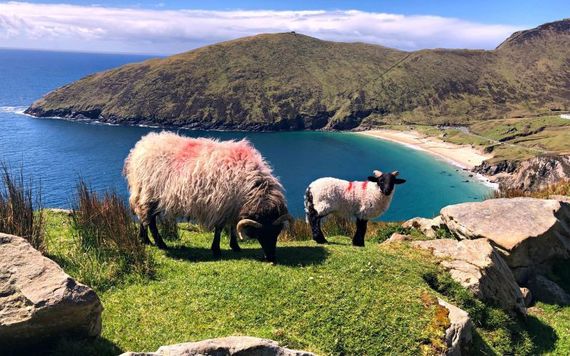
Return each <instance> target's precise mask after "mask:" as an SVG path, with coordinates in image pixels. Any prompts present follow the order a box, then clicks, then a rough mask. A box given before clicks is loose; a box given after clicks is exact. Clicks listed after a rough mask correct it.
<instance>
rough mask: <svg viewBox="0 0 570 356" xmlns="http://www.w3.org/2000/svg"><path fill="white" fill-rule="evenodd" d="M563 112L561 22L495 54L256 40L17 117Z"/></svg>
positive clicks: (128, 69) (303, 124)
mask: <svg viewBox="0 0 570 356" xmlns="http://www.w3.org/2000/svg"><path fill="white" fill-rule="evenodd" d="M552 109H557V110H569V109H570V20H563V21H558V22H554V23H550V24H545V25H542V26H540V27H538V28H535V29H532V30H528V31H521V32H517V33H515V34H513V35H512V36H511V37H510V38H509V39H507V40H506V41H505V42H504V43H503V44H501V45H500V46H499V47H498V48H497V49H496V50H493V51H482V50H445V49H435V50H422V51H417V52H403V51H399V50H394V49H389V48H385V47H382V46H376V45H367V44H362V43H336V42H328V41H322V40H318V39H315V38H311V37H308V36H304V35H300V34H295V33H281V34H264V35H258V36H253V37H247V38H242V39H238V40H234V41H229V42H224V43H220V44H215V45H211V46H207V47H203V48H199V49H196V50H193V51H190V52H186V53H182V54H179V55H175V56H172V57H168V58H165V59H152V60H148V61H145V62H142V63H136V64H129V65H125V66H122V67H119V68H117V69H112V70H109V71H106V72H102V73H97V74H94V75H91V76H88V77H86V78H83V79H81V80H79V81H77V82H75V83H72V84H69V85H66V86H64V87H62V88H59V89H57V90H55V91H53V92H51V93H49V94H47V95H46V96H45V97H43V98H42V99H40V100H38V101H36V102H35V103H34V104H33V105H32V106H31V107H30V108H29V109H28V110H27V113H29V114H32V115H35V116H61V117H68V118H76V119H85V118H87V119H93V120H99V121H103V122H112V123H122V124H155V125H156V124H158V125H165V126H179V127H189V128H203V129H244V130H295V129H320V128H328V129H350V128H354V127H356V126H358V125H360V124H365V125H367V124H375V123H385V122H399V123H402V122H404V123H406V122H411V123H428V124H433V123H465V122H466V121H470V120H477V119H488V118H498V117H504V116H512V115H524V114H528V113H536V112H540V111H548V110H552Z"/></svg>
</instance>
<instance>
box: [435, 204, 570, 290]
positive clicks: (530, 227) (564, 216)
mask: <svg viewBox="0 0 570 356" xmlns="http://www.w3.org/2000/svg"><path fill="white" fill-rule="evenodd" d="M441 218H442V221H443V223H444V224H445V225H446V226H447V228H448V229H449V231H450V232H451V233H452V234H454V235H455V236H456V237H457V238H459V239H479V238H486V239H489V240H490V241H491V242H492V243H493V245H494V246H496V247H497V248H498V250H499V252H500V253H501V254H502V255H503V257H504V258H505V260H506V262H507V264H508V265H509V266H510V267H511V268H513V269H514V270H515V272H516V274H517V279H518V280H519V282H522V280H521V278H522V275H520V274H519V273H518V272H517V271H516V270H517V269H521V270H524V269H527V268H534V267H536V266H539V265H543V264H545V263H547V262H548V261H550V260H552V259H554V258H568V257H569V256H570V204H567V203H563V202H560V201H558V200H550V199H534V198H512V199H490V200H486V201H484V202H476V203H463V204H456V205H450V206H447V207H445V208H443V209H442V210H441ZM519 275H520V277H521V278H519Z"/></svg>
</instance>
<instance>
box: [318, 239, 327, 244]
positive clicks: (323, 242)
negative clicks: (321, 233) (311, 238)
mask: <svg viewBox="0 0 570 356" xmlns="http://www.w3.org/2000/svg"><path fill="white" fill-rule="evenodd" d="M315 241H316V242H317V243H318V244H327V243H329V242H328V241H327V239H315Z"/></svg>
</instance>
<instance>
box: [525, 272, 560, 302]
mask: <svg viewBox="0 0 570 356" xmlns="http://www.w3.org/2000/svg"><path fill="white" fill-rule="evenodd" d="M528 287H529V289H530V290H531V291H532V294H533V296H534V299H536V300H540V301H541V302H544V303H549V304H559V305H570V295H568V293H566V291H564V289H562V288H561V287H560V286H559V285H558V284H556V283H554V282H553V281H551V280H550V279H548V278H546V277H544V276H542V275H536V276H534V278H532V279H530V280H529V283H528Z"/></svg>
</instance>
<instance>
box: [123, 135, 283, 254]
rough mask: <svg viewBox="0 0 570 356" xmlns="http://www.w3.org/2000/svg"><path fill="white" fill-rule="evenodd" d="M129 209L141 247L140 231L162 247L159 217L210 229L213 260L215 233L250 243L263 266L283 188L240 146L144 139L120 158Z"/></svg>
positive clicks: (279, 224)
mask: <svg viewBox="0 0 570 356" xmlns="http://www.w3.org/2000/svg"><path fill="white" fill-rule="evenodd" d="M123 173H124V175H125V177H126V179H127V182H128V186H129V191H130V198H129V203H130V206H131V208H132V210H133V211H134V213H135V214H136V215H137V216H138V217H139V219H140V222H141V224H140V237H141V238H142V239H143V241H144V242H145V243H149V242H150V241H149V239H148V235H147V227H148V228H149V229H150V232H151V233H152V235H153V237H154V240H155V243H156V245H157V246H158V247H159V248H162V249H164V248H166V244H165V243H164V241H163V240H162V238H161V237H160V234H159V232H158V229H157V226H156V217H157V215H159V214H163V215H165V216H168V217H171V218H176V217H185V218H189V219H192V220H194V221H195V222H197V223H199V224H201V225H203V226H204V227H206V228H208V229H213V230H214V240H213V243H212V251H213V253H214V256H216V257H218V256H220V254H221V251H220V235H221V232H222V229H224V228H225V227H226V228H228V229H229V230H230V246H231V248H232V250H234V251H239V250H240V248H239V245H238V242H237V236H236V231H237V233H238V234H239V236H240V238H241V237H242V236H243V235H248V236H250V237H252V238H256V239H257V240H258V241H259V243H260V244H261V247H262V249H263V252H264V254H265V258H266V259H267V260H268V261H271V262H274V261H275V248H276V243H277V236H278V235H279V233H280V232H281V229H282V228H283V225H284V223H285V222H286V221H289V220H291V219H292V218H291V216H290V215H289V213H288V210H287V205H286V201H285V196H284V193H283V187H282V186H281V184H280V183H279V181H278V180H277V179H276V178H275V177H274V176H273V175H272V172H271V168H270V167H269V166H268V164H267V163H266V162H265V160H264V159H263V157H262V156H261V154H260V153H259V152H258V151H257V150H256V149H255V148H254V147H253V146H252V145H251V144H250V143H249V142H248V141H247V140H241V141H237V142H236V141H217V140H211V139H206V138H188V137H182V136H179V135H177V134H175V133H172V132H166V131H164V132H161V133H149V134H147V135H146V136H144V137H142V138H141V139H140V141H138V142H137V143H136V145H135V147H134V148H133V149H132V150H131V152H130V153H129V155H128V157H127V159H126V160H125V166H124V172H123Z"/></svg>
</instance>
